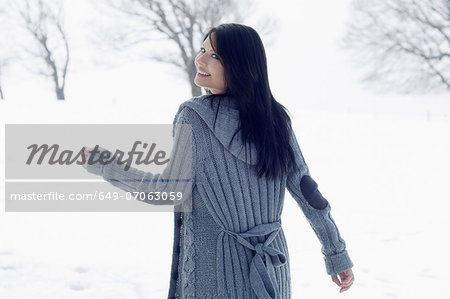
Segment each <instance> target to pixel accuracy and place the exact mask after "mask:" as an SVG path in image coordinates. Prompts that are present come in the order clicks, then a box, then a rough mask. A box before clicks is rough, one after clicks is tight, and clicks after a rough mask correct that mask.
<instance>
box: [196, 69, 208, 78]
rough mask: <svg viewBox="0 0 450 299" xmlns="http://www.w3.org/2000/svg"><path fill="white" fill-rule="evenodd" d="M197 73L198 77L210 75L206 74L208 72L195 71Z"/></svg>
mask: <svg viewBox="0 0 450 299" xmlns="http://www.w3.org/2000/svg"><path fill="white" fill-rule="evenodd" d="M197 74H198V75H199V76H200V77H208V76H211V75H210V74H208V73H206V72H202V71H200V70H199V71H197Z"/></svg>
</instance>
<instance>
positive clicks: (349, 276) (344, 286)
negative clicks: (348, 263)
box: [339, 269, 355, 293]
mask: <svg viewBox="0 0 450 299" xmlns="http://www.w3.org/2000/svg"><path fill="white" fill-rule="evenodd" d="M339 276H340V277H341V285H340V286H341V289H340V291H339V292H340V293H342V292H345V291H347V290H348V289H349V288H350V287H351V286H352V284H353V282H354V281H355V277H354V276H353V272H352V270H351V269H348V270H346V271H344V272H341V273H339Z"/></svg>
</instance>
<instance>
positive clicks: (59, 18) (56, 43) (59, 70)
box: [10, 0, 70, 100]
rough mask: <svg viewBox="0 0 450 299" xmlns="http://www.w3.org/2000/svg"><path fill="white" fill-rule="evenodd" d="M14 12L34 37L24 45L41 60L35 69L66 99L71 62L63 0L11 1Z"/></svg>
mask: <svg viewBox="0 0 450 299" xmlns="http://www.w3.org/2000/svg"><path fill="white" fill-rule="evenodd" d="M10 7H11V14H13V17H14V18H15V19H16V21H17V22H18V24H19V25H20V27H21V28H22V29H24V30H25V31H26V32H27V33H28V34H29V36H30V37H31V41H32V42H33V43H32V44H31V45H30V44H24V45H23V46H22V49H23V50H24V52H26V53H28V54H29V55H31V57H32V58H34V59H35V61H37V62H38V63H37V64H36V63H33V65H32V67H28V69H30V70H31V71H33V72H35V73H37V74H39V75H42V76H44V77H47V78H50V79H51V80H52V81H53V84H54V88H55V92H56V98H57V99H58V100H64V99H65V95H64V88H65V85H66V76H67V70H68V66H69V53H70V52H69V43H68V40H67V35H66V31H65V29H64V16H63V10H62V9H63V2H62V1H52V0H48V1H44V0H15V1H10Z"/></svg>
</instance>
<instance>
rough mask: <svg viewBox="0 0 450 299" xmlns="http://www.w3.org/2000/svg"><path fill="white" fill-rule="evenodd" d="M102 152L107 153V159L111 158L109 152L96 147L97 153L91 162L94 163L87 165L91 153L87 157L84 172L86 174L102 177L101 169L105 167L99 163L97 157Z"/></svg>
mask: <svg viewBox="0 0 450 299" xmlns="http://www.w3.org/2000/svg"><path fill="white" fill-rule="evenodd" d="M103 152H107V153H108V154H107V155H108V156H107V157H111V152H110V151H108V150H106V149H104V148H101V147H98V150H97V152H96V153H95V155H94V156H93V157H92V161H94V163H89V161H90V160H91V156H92V152H90V153H89V157H88V160H87V163H86V170H87V171H88V172H90V173H92V174H95V175H100V176H103V168H104V167H105V165H104V164H102V163H100V162H99V157H100V155H101V154H102V153H103ZM104 155H106V154H104Z"/></svg>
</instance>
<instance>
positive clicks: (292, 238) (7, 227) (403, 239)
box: [0, 100, 450, 299]
mask: <svg viewBox="0 0 450 299" xmlns="http://www.w3.org/2000/svg"><path fill="white" fill-rule="evenodd" d="M398 101H399V102H397V104H398V105H399V106H398V107H401V105H404V106H408V103H407V102H406V100H405V102H401V100H398ZM429 101H431V100H429ZM429 101H428V102H427V101H423V102H422V103H424V104H416V108H417V109H416V110H415V111H412V110H411V111H409V112H407V113H401V112H400V110H401V109H398V107H397V108H391V110H389V109H388V108H387V106H386V107H384V108H383V109H380V111H375V112H367V111H364V110H363V109H359V110H358V109H354V108H352V107H351V106H345V105H344V106H343V107H342V109H335V111H331V110H330V109H329V110H325V109H322V110H321V109H320V108H319V107H308V108H301V107H300V106H292V105H289V104H287V106H288V109H289V110H290V111H291V113H292V115H293V119H294V125H295V130H296V134H297V138H298V140H299V143H300V146H301V148H302V150H303V153H304V156H305V159H306V160H307V163H308V165H309V167H310V169H311V173H312V175H313V176H314V177H315V179H316V180H317V182H318V183H319V189H320V190H321V192H322V194H323V195H324V196H325V197H326V198H327V199H328V200H329V202H330V203H331V206H332V216H333V218H334V219H335V221H336V223H337V224H338V227H339V229H340V232H341V234H342V236H343V238H344V240H345V241H346V243H347V250H348V252H349V254H350V257H351V258H352V260H353V262H354V264H355V266H354V268H353V272H354V274H355V278H356V280H355V283H354V285H353V286H352V288H351V289H350V290H349V291H347V292H345V293H342V294H339V287H338V286H337V285H335V284H334V283H333V282H332V281H331V277H330V276H328V275H327V274H326V272H325V264H324V262H323V259H322V254H321V252H320V243H319V242H318V240H317V238H316V236H315V235H314V233H313V231H312V229H311V228H310V227H309V224H308V222H307V221H306V218H305V217H304V216H303V214H302V212H301V210H300V208H299V207H298V206H297V205H296V203H295V201H294V200H293V199H292V197H291V196H290V194H289V193H288V191H287V190H286V197H285V206H284V212H283V216H282V221H283V227H284V230H285V234H286V237H287V241H288V246H289V253H290V257H291V274H292V291H293V298H405V299H410V298H425V297H426V298H445V297H446V294H448V293H449V292H450V287H449V285H448V283H447V279H448V274H446V272H447V270H448V268H449V266H450V263H449V255H448V252H449V251H450V244H449V242H448V232H447V230H448V227H450V220H449V217H448V216H447V215H446V214H447V210H446V208H448V207H449V205H448V200H449V199H450V190H449V188H448V186H449V179H450V174H449V169H450V157H449V153H450V138H449V136H450V113H449V112H450V109H449V106H450V105H445V104H443V103H444V102H443V101H436V102H434V103H440V104H439V105H440V106H438V105H437V104H434V106H433V105H432V106H426V105H429ZM119 103H120V101H119ZM417 103H419V102H417ZM425 103H427V104H425ZM178 104H179V103H176V102H174V103H173V106H174V107H177V105H178ZM92 105H94V107H92V106H91V108H92V109H93V110H90V111H96V112H95V113H98V111H99V109H100V106H103V107H106V108H104V109H103V110H102V113H103V114H102V115H104V116H103V118H101V117H100V118H98V117H94V115H95V113H94V112H85V111H84V109H85V108H84V107H85V105H84V104H83V103H76V102H75V101H68V102H67V103H64V104H62V103H54V102H50V101H49V103H44V104H42V103H41V104H39V105H38V104H33V103H29V104H27V106H26V108H25V107H24V106H23V105H22V104H21V103H20V101H19V102H16V103H11V102H3V103H0V116H1V120H2V124H3V123H83V122H84V123H94V122H98V123H102V122H104V123H112V122H114V119H115V118H116V119H117V118H118V117H121V120H122V121H121V122H123V123H127V122H128V123H136V119H143V120H145V116H146V115H148V114H147V113H145V112H142V111H143V110H146V109H145V107H144V109H140V110H139V111H135V112H134V114H133V112H132V110H131V108H128V110H127V107H128V105H123V106H121V105H120V104H117V103H116V104H114V103H111V105H100V104H99V106H98V107H95V105H96V104H95V102H94V103H93V104H92ZM378 105H381V104H380V103H378ZM421 105H423V107H421ZM425 106H426V107H425ZM433 107H434V109H433ZM24 108H25V109H24ZM350 108H352V109H350ZM422 108H423V109H422ZM170 109H171V108H170ZM149 110H150V107H149ZM381 110H382V111H383V112H381ZM405 110H406V109H405ZM426 110H429V111H430V113H429V117H428V118H427V115H426V113H425V111H426ZM36 111H39V113H35V112H36ZM46 111H47V112H46ZM172 111H175V109H172ZM172 111H170V110H169V108H167V115H166V116H165V117H167V118H166V119H165V120H164V119H161V121H155V122H148V123H170V122H171V120H172V117H173V114H172V113H173V112H172ZM149 113H153V112H149ZM83 114H84V117H83V118H82V119H80V118H79V115H83ZM124 115H128V116H126V117H124ZM136 117H137V118H136ZM138 123H139V122H138ZM141 123H144V121H143V122H141ZM1 132H2V136H1V140H4V127H3V125H2V131H1ZM1 150H2V152H1V169H4V152H3V151H4V149H3V148H2V149H1ZM0 173H1V176H2V177H1V178H2V184H1V185H0V188H1V190H0V194H1V196H2V203H1V204H2V206H3V204H4V202H3V201H4V183H3V182H4V171H1V172H0ZM164 226H166V227H168V228H170V229H167V230H164V231H161V229H160V228H161V227H164ZM171 228H172V215H171V214H170V213H5V212H4V209H3V208H2V209H1V214H0V298H2V299H18V298H19V299H22V298H23V299H29V298H33V299H34V298H36V299H41V298H46V299H50V298H83V299H86V298H93V299H94V298H95V299H97V298H104V299H135V298H136V299H138V298H140V299H144V298H146V299H151V298H165V297H166V296H167V290H168V283H169V270H170V262H171V246H172V230H171ZM156 241H157V242H158V244H159V245H158V246H155V243H156Z"/></svg>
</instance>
